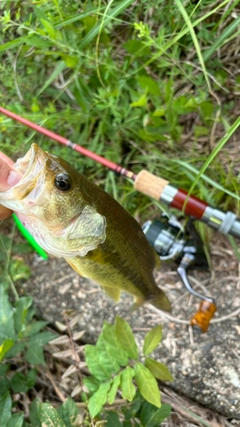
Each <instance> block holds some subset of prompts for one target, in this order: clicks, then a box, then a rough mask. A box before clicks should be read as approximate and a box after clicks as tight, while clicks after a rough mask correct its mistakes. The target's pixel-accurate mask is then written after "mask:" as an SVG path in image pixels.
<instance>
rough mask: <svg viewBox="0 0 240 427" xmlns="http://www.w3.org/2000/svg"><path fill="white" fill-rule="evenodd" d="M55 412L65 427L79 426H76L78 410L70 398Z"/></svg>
mask: <svg viewBox="0 0 240 427" xmlns="http://www.w3.org/2000/svg"><path fill="white" fill-rule="evenodd" d="M57 412H58V414H59V416H60V417H61V419H62V420H63V421H64V424H65V426H66V427H74V425H76V427H77V426H78V425H79V424H77V419H78V415H79V409H78V407H77V405H76V403H75V402H74V400H73V399H72V398H71V397H68V398H67V400H65V402H64V403H63V404H62V405H61V406H59V408H58V409H57Z"/></svg>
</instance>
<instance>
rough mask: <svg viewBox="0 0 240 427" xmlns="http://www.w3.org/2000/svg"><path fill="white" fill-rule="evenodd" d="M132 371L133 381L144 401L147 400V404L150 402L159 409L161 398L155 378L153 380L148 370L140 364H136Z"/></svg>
mask: <svg viewBox="0 0 240 427" xmlns="http://www.w3.org/2000/svg"><path fill="white" fill-rule="evenodd" d="M134 371H135V380H136V383H137V385H138V388H139V391H140V393H141V395H142V396H143V397H144V399H145V400H147V402H150V403H152V404H153V405H155V406H157V408H160V406H161V396H160V390H159V388H158V384H157V380H156V378H154V376H153V374H152V373H151V372H150V371H149V369H148V368H146V366H144V365H143V364H142V363H140V362H137V363H136V364H135V365H134Z"/></svg>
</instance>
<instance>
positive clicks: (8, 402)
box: [0, 391, 12, 426]
mask: <svg viewBox="0 0 240 427" xmlns="http://www.w3.org/2000/svg"><path fill="white" fill-rule="evenodd" d="M11 410H12V398H11V396H10V393H9V391H7V392H6V393H5V394H4V395H3V396H1V398H0V426H5V424H7V422H8V420H9V419H10V418H11Z"/></svg>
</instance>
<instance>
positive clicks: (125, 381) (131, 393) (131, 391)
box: [121, 366, 136, 402]
mask: <svg viewBox="0 0 240 427" xmlns="http://www.w3.org/2000/svg"><path fill="white" fill-rule="evenodd" d="M134 375H135V372H134V369H133V368H131V366H127V367H126V368H125V369H124V370H123V371H122V372H121V390H122V395H123V398H124V399H127V400H129V401H130V402H131V401H132V400H133V399H134V397H135V394H136V388H135V386H134V384H133V382H132V378H133V377H134Z"/></svg>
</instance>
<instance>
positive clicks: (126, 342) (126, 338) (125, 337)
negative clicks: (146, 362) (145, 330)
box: [115, 316, 138, 359]
mask: <svg viewBox="0 0 240 427" xmlns="http://www.w3.org/2000/svg"><path fill="white" fill-rule="evenodd" d="M115 331H116V336H117V339H118V342H119V343H120V345H121V347H122V348H123V350H124V351H125V352H126V353H127V355H128V356H129V357H130V358H131V359H137V358H138V348H137V344H136V342H135V338H134V335H133V332H132V329H131V328H130V326H129V324H128V323H127V322H126V321H125V320H123V319H122V318H121V317H118V316H116V319H115Z"/></svg>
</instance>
